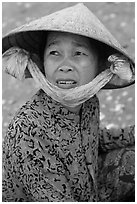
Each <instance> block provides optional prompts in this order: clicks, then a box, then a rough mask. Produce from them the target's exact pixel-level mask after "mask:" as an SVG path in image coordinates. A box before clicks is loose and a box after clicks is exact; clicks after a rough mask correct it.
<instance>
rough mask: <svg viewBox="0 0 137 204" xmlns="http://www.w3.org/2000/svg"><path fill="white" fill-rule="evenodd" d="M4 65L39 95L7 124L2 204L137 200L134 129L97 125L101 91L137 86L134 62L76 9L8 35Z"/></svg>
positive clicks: (83, 11)
mask: <svg viewBox="0 0 137 204" xmlns="http://www.w3.org/2000/svg"><path fill="white" fill-rule="evenodd" d="M3 68H4V70H5V71H6V72H7V73H9V74H11V75H12V76H14V77H16V78H18V79H25V78H27V77H33V78H34V80H35V81H36V83H37V84H39V87H40V90H39V91H38V92H37V93H36V94H35V95H34V96H33V97H32V98H31V99H30V100H29V101H28V102H26V104H25V105H23V106H22V107H21V108H20V110H19V111H18V112H17V113H16V115H15V117H14V118H13V120H12V121H11V123H10V124H9V127H8V130H7V134H6V136H5V140H4V143H3V201H14V202H17V201H18V202H19V201H20V202H21V201H26V202H42V201H43V202H46V201H47V202H54V201H58V202H76V201H79V202H84V201H86V202H96V201H101V202H106V201H111V202H112V201H133V199H134V198H133V197H134V147H133V145H134V126H130V127H127V128H125V129H120V130H107V129H103V130H101V129H100V128H99V101H98V98H97V96H96V93H97V92H98V91H99V90H100V89H101V88H106V89H113V88H122V87H125V86H129V85H132V84H133V83H134V62H133V60H132V59H131V58H130V57H129V56H128V54H127V53H126V52H125V50H123V49H122V47H121V46H120V44H119V43H118V42H117V41H116V40H115V39H114V37H113V36H112V35H111V34H110V33H109V32H108V31H107V30H106V28H105V27H104V26H103V25H102V24H101V23H100V21H99V20H98V19H97V18H96V17H95V16H94V15H93V14H92V13H91V11H90V10H88V8H87V7H85V6H84V5H83V4H77V5H75V6H73V7H70V8H66V9H64V10H61V11H59V12H56V13H53V14H51V15H49V16H46V17H43V18H41V19H38V20H35V21H32V22H31V23H29V24H27V25H24V26H22V27H20V28H17V29H16V30H14V31H12V32H11V33H9V34H8V35H7V36H5V37H4V38H3Z"/></svg>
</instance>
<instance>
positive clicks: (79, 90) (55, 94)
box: [28, 58, 113, 107]
mask: <svg viewBox="0 0 137 204" xmlns="http://www.w3.org/2000/svg"><path fill="white" fill-rule="evenodd" d="M28 69H29V71H30V73H31V75H32V77H33V78H34V80H35V82H36V83H37V84H38V85H39V87H41V88H42V89H43V91H44V92H46V93H47V94H48V95H49V96H50V97H51V98H53V99H54V100H55V101H57V102H60V103H61V104H63V105H64V106H68V107H76V106H78V105H80V104H82V103H84V102H85V101H86V100H88V99H90V98H91V97H92V96H94V95H95V94H96V93H97V92H98V91H99V90H100V89H101V88H102V87H103V86H105V85H106V84H107V83H108V82H109V81H110V80H111V78H112V76H113V73H112V72H111V70H110V69H106V70H105V71H103V72H101V73H100V74H99V75H98V76H96V78H94V79H93V80H92V81H91V82H90V83H88V84H85V85H82V86H79V87H75V88H71V89H65V90H64V89H61V88H59V87H57V86H55V85H53V84H52V83H50V82H49V81H48V80H47V79H46V77H45V76H44V75H43V73H42V72H41V71H40V69H39V68H38V66H37V65H36V63H35V62H34V61H32V60H31V58H29V62H28Z"/></svg>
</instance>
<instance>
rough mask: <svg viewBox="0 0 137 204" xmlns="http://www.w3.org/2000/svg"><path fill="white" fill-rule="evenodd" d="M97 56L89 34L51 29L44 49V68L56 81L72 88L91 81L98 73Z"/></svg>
mask: <svg viewBox="0 0 137 204" xmlns="http://www.w3.org/2000/svg"><path fill="white" fill-rule="evenodd" d="M97 61H98V56H97V53H96V51H95V48H94V46H92V44H91V42H90V40H89V39H88V38H86V37H83V36H79V35H75V34H70V33H63V32H50V33H49V35H48V38H47V43H46V47H45V51H44V69H45V74H46V77H47V79H48V80H49V81H50V82H51V83H52V84H54V85H56V86H58V87H60V88H62V89H69V88H74V87H77V86H81V85H84V84H87V83H89V82H90V81H91V80H92V79H93V78H94V77H95V76H96V74H97Z"/></svg>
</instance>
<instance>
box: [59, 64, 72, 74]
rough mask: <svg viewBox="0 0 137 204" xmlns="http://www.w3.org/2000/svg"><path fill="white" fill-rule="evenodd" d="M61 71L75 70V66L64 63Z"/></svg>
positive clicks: (60, 68)
mask: <svg viewBox="0 0 137 204" xmlns="http://www.w3.org/2000/svg"><path fill="white" fill-rule="evenodd" d="M59 71H61V72H65V73H66V72H71V71H73V67H71V66H69V65H63V66H61V67H59Z"/></svg>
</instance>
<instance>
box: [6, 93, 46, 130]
mask: <svg viewBox="0 0 137 204" xmlns="http://www.w3.org/2000/svg"><path fill="white" fill-rule="evenodd" d="M42 94H43V93H42V92H41V90H39V91H38V92H37V93H36V94H35V95H33V96H32V98H31V99H30V100H28V101H27V102H26V103H25V104H24V105H22V107H21V108H20V109H18V111H17V112H16V113H15V115H14V117H13V118H12V120H11V121H10V124H9V128H8V129H10V127H11V126H12V128H13V126H14V127H15V126H20V129H23V128H25V127H26V128H29V126H31V127H33V126H34V127H36V126H38V123H39V121H40V120H42V118H43V104H42Z"/></svg>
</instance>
